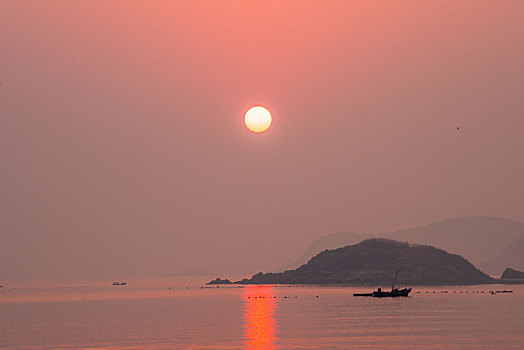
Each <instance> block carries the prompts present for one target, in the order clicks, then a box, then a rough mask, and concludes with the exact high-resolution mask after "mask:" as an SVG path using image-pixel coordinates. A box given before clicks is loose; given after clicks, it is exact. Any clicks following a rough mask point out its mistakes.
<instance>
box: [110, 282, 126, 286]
mask: <svg viewBox="0 0 524 350" xmlns="http://www.w3.org/2000/svg"><path fill="white" fill-rule="evenodd" d="M126 284H127V282H124V281H122V282H118V281H116V282H113V286H125V285H126Z"/></svg>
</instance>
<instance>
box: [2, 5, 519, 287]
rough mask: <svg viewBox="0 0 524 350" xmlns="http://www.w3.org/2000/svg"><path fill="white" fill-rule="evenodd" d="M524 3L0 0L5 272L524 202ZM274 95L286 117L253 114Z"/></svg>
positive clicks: (244, 257)
mask: <svg viewBox="0 0 524 350" xmlns="http://www.w3.org/2000/svg"><path fill="white" fill-rule="evenodd" d="M522 18H524V3H523V2H522V1H460V2H457V1H444V0H442V1H423V2H422V1H395V2H392V1H328V2H326V1H284V2H283V1H261V2H253V1H249V2H246V1H186V2H182V1H177V2H173V1H110V2H108V1H47V0H42V1H8V0H4V1H2V2H1V3H0V23H2V25H1V26H0V82H1V84H0V159H1V164H2V165H1V166H2V171H1V172H0V190H1V191H0V193H1V197H0V222H1V225H2V226H1V233H0V234H1V238H2V244H1V245H0V266H1V267H0V279H1V278H36V277H44V278H45V277H48V278H69V277H71V276H79V275H82V276H83V275H86V276H98V274H99V273H101V271H104V273H107V274H110V275H112V276H113V275H116V274H118V275H123V274H124V275H125V274H132V273H137V274H162V273H165V272H176V271H184V270H188V269H193V268H199V269H206V270H212V271H213V272H215V271H216V272H221V271H239V270H242V272H244V271H246V272H256V271H258V270H266V269H274V268H276V267H278V266H283V265H286V264H288V263H289V262H291V261H294V260H295V257H296V256H298V255H299V254H300V253H301V251H302V250H303V249H304V248H305V247H306V246H307V245H308V244H309V243H310V242H311V241H312V240H313V239H315V238H317V237H318V236H320V235H323V234H328V233H332V232H337V231H355V232H379V231H390V230H395V229H399V228H406V227H412V226H416V225H420V224H425V223H429V222H432V221H436V220H440V219H444V218H448V217H456V216H469V215H490V216H504V217H509V218H512V219H515V220H520V221H524V181H522V179H523V178H524V162H523V161H522V152H523V151H524V138H523V137H522V133H523V131H524V121H523V119H522V116H523V113H522V111H523V105H524V102H523V101H524V100H523V99H522V96H523V94H524V70H523V69H522V62H524V41H523V40H522V38H523V37H524V21H522ZM259 104H260V105H264V106H267V107H268V108H269V109H270V110H271V112H272V114H273V117H274V120H273V124H272V126H271V129H270V130H269V131H268V132H267V133H264V134H260V135H254V134H252V133H250V132H249V131H247V130H246V129H245V127H244V125H243V115H242V114H243V112H245V111H246V110H247V108H249V107H251V106H253V105H259ZM457 126H460V130H459V131H457V130H456V127H457ZM286 253H287V254H289V255H288V256H286ZM239 262H242V264H239ZM240 265H241V266H240ZM239 266H240V267H239Z"/></svg>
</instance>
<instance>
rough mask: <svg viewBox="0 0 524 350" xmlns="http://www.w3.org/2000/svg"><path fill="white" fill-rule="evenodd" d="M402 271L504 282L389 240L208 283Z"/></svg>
mask: <svg viewBox="0 0 524 350" xmlns="http://www.w3.org/2000/svg"><path fill="white" fill-rule="evenodd" d="M396 270H400V271H401V273H400V277H399V283H400V284H402V285H427V286H429V285H476V284H492V283H504V280H500V279H496V278H492V277H490V276H489V275H487V274H485V273H483V272H482V271H480V270H479V269H477V268H476V267H475V266H474V265H473V264H471V263H470V262H469V261H468V260H466V259H465V258H463V257H462V256H460V255H456V254H450V253H448V252H446V251H444V250H442V249H439V248H435V247H432V246H428V245H419V244H411V243H406V242H399V241H394V240H390V239H385V238H372V239H367V240H364V241H362V242H360V243H358V244H355V245H350V246H346V247H342V248H338V249H333V250H325V251H323V252H321V253H319V254H317V255H316V256H314V257H313V258H311V260H309V261H308V262H307V263H306V264H304V265H302V266H300V267H299V268H297V269H294V270H287V271H284V272H277V273H262V272H259V273H257V274H255V275H253V276H252V277H251V278H245V279H243V280H240V281H236V282H230V281H229V280H227V279H220V278H217V279H216V280H214V281H211V282H209V284H229V283H235V284H346V285H359V286H364V285H365V286H376V285H384V284H387V283H388V282H389V281H390V280H391V276H393V275H394V273H395V271H396Z"/></svg>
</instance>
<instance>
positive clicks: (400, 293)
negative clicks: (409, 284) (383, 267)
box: [353, 270, 411, 298]
mask: <svg viewBox="0 0 524 350" xmlns="http://www.w3.org/2000/svg"><path fill="white" fill-rule="evenodd" d="M398 272H399V270H397V273H396V275H395V279H394V280H393V283H392V284H391V291H389V292H387V291H383V290H382V288H378V289H377V290H376V291H374V292H373V293H353V296H354V297H375V298H396V297H407V296H408V295H409V293H410V292H411V288H403V289H399V288H398V287H395V285H396V284H397V278H398Z"/></svg>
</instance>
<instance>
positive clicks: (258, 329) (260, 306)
mask: <svg viewBox="0 0 524 350" xmlns="http://www.w3.org/2000/svg"><path fill="white" fill-rule="evenodd" d="M244 291H245V292H244V295H243V298H244V301H245V304H244V309H245V315H244V319H245V330H246V333H245V339H246V349H253V350H254V349H276V348H277V347H276V345H275V343H276V340H277V337H276V322H275V309H276V297H275V295H274V293H273V286H252V287H247V288H245V289H244Z"/></svg>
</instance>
